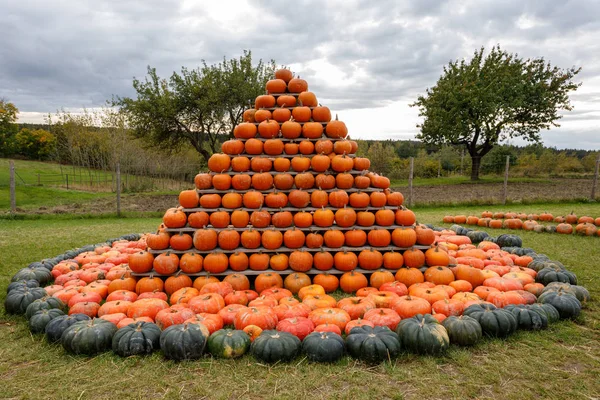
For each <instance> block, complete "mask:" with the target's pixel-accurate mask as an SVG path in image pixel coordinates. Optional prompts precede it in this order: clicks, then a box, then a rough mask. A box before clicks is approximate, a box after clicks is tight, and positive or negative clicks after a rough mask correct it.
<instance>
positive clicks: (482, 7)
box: [0, 0, 600, 149]
mask: <svg viewBox="0 0 600 400" xmlns="http://www.w3.org/2000/svg"><path fill="white" fill-rule="evenodd" d="M598 15H600V1H597V0H589V1H565V0H561V1H542V0H540V1H528V0H517V1H512V0H501V1H484V0H472V1H435V0H418V1H417V0H415V1H392V0H377V1H370V0H365V1H362V0H342V1H332V0H328V1H310V0H307V1H303V0H295V1H275V0H273V1H267V0H264V1H242V0H238V1H227V0H218V1H215V0H211V1H200V0H198V1H195V0H187V1H174V0H169V1H167V0H140V1H137V0H118V1H117V0H109V1H102V2H99V1H91V0H64V1H60V2H48V1H46V0H40V1H29V0H22V1H5V2H3V5H2V12H1V13H0V29H1V30H2V35H1V38H0V97H4V98H6V99H8V100H10V101H12V102H14V103H15V104H16V105H17V107H18V108H19V109H20V110H21V114H20V120H21V121H23V122H38V121H41V120H42V115H44V114H47V113H48V112H55V111H56V110H57V109H60V108H65V109H69V110H77V109H80V108H82V107H87V108H93V107H97V106H101V105H102V104H103V103H104V102H105V100H107V99H109V98H111V96H112V95H114V94H116V95H121V96H124V95H129V96H131V95H133V90H132V87H131V83H132V78H133V77H134V76H135V77H143V76H144V75H145V72H146V67H147V66H148V65H151V66H153V67H156V68H157V70H158V72H159V74H160V75H161V76H164V77H166V76H168V75H170V74H171V72H173V71H175V70H177V71H178V70H180V68H181V67H182V66H186V67H189V68H194V67H196V66H198V65H199V64H200V61H201V60H203V59H204V60H206V61H207V62H208V63H209V64H210V63H215V62H218V61H220V60H222V58H223V56H226V57H228V58H231V57H239V56H240V55H241V54H242V51H243V50H244V49H250V50H252V52H253V56H254V58H256V59H258V58H262V59H265V60H268V59H275V61H276V62H277V63H278V64H285V65H288V66H289V67H291V69H292V70H293V71H294V72H296V73H297V74H299V75H300V76H301V77H303V78H305V79H306V80H307V81H308V83H309V88H310V90H312V91H314V92H315V93H316V94H317V96H318V98H319V100H320V101H321V102H322V103H324V104H326V105H328V106H330V108H332V110H333V111H334V112H337V113H339V116H340V119H342V120H344V121H345V122H346V123H347V125H348V127H349V130H350V135H351V136H352V137H355V138H367V137H372V138H390V139H410V138H413V137H414V135H415V134H416V133H417V129H416V128H415V125H416V124H417V123H418V122H419V118H418V115H417V111H416V109H414V108H410V107H408V104H409V103H411V102H413V101H414V100H415V99H416V97H417V96H418V95H419V94H421V93H423V92H424V91H425V89H426V88H427V87H431V86H433V85H434V84H435V82H436V81H437V79H438V77H439V75H440V73H441V72H442V67H443V65H444V64H446V63H447V62H448V61H450V60H452V59H459V58H463V57H470V56H471V55H472V54H473V51H474V50H475V49H477V48H479V47H480V46H482V45H483V46H486V47H491V46H493V45H494V44H498V43H499V44H500V45H501V46H502V47H503V48H504V49H506V50H508V51H510V52H516V53H518V54H519V55H520V56H523V57H526V58H528V57H540V56H543V57H545V58H546V59H547V60H549V61H550V62H551V63H553V64H554V65H558V66H560V67H562V68H567V67H571V66H574V65H575V66H581V67H583V71H582V72H581V74H580V75H578V77H579V80H580V81H583V86H582V87H581V88H580V89H579V90H578V91H577V92H576V93H574V94H572V95H571V99H572V103H573V105H574V106H575V110H574V111H573V112H570V113H568V114H567V115H566V116H565V117H564V118H563V119H562V120H561V125H562V126H561V128H556V129H553V130H551V131H546V132H544V133H543V135H542V137H543V140H544V143H545V144H547V145H550V146H556V147H558V148H565V147H568V148H573V147H577V148H587V149H593V148H600V18H598Z"/></svg>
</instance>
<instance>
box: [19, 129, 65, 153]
mask: <svg viewBox="0 0 600 400" xmlns="http://www.w3.org/2000/svg"><path fill="white" fill-rule="evenodd" d="M15 143H16V149H17V152H18V153H19V154H21V155H23V156H25V157H27V158H29V159H32V160H46V159H48V158H49V157H50V156H51V155H52V154H53V153H54V150H55V146H56V136H54V135H53V134H51V133H50V132H48V131H46V130H44V129H28V128H23V129H21V130H20V131H19V133H17V135H16V136H15Z"/></svg>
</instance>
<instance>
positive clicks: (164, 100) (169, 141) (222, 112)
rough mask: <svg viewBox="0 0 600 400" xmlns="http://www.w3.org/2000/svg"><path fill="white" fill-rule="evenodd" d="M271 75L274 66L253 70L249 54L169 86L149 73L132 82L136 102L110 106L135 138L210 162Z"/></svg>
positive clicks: (175, 78) (184, 75) (185, 72)
mask: <svg viewBox="0 0 600 400" xmlns="http://www.w3.org/2000/svg"><path fill="white" fill-rule="evenodd" d="M274 69H275V62H274V61H271V62H269V63H263V62H262V60H259V62H258V64H257V65H256V66H253V65H252V55H251V52H249V51H244V54H243V56H241V57H240V58H239V60H238V59H230V60H227V59H223V62H221V63H219V64H216V65H210V66H209V65H207V64H206V63H205V62H203V63H202V66H201V67H200V68H197V69H194V70H189V69H187V68H182V70H181V73H180V74H178V73H177V72H174V73H173V75H171V77H170V78H169V80H166V79H161V78H160V77H159V76H158V74H157V72H156V69H154V68H151V67H148V76H147V77H146V78H145V79H144V80H139V79H134V80H133V87H134V89H135V91H136V92H137V98H128V97H124V98H119V97H117V98H116V100H115V101H114V102H113V103H114V105H116V106H119V107H121V109H122V110H123V111H124V112H125V113H126V114H127V116H128V118H129V124H130V126H131V128H133V130H134V133H135V134H136V135H137V136H138V137H144V138H146V139H148V140H149V142H150V143H152V144H154V145H162V146H164V147H167V148H168V149H176V148H178V147H180V146H181V145H183V144H190V145H192V147H193V148H194V149H196V151H198V153H200V154H201V155H202V157H203V158H204V159H205V160H208V158H209V157H210V155H211V154H212V153H213V152H216V151H218V150H219V145H220V144H221V141H222V138H223V137H224V136H225V135H228V134H232V133H233V128H234V127H235V125H236V124H238V123H239V122H241V119H242V114H243V112H244V109H245V108H247V107H248V105H249V104H250V103H251V102H252V101H253V100H254V98H256V96H258V95H260V94H262V93H264V88H265V84H266V82H267V81H268V80H269V79H270V78H271V76H272V75H273V72H274Z"/></svg>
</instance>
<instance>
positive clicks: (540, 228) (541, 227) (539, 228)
mask: <svg viewBox="0 0 600 400" xmlns="http://www.w3.org/2000/svg"><path fill="white" fill-rule="evenodd" d="M533 231H534V232H535V233H544V232H546V227H545V226H544V225H541V224H540V225H536V226H534V227H533Z"/></svg>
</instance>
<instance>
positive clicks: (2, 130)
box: [0, 98, 19, 156]
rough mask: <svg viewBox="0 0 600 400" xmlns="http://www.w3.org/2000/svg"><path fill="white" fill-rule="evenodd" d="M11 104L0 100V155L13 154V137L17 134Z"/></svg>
mask: <svg viewBox="0 0 600 400" xmlns="http://www.w3.org/2000/svg"><path fill="white" fill-rule="evenodd" d="M18 113H19V110H18V109H17V107H15V105H14V104H13V103H9V102H8V101H7V100H5V99H2V98H0V155H1V156H9V155H11V154H13V152H14V146H15V135H16V134H17V132H18V127H17V125H16V122H17V114H18Z"/></svg>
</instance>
